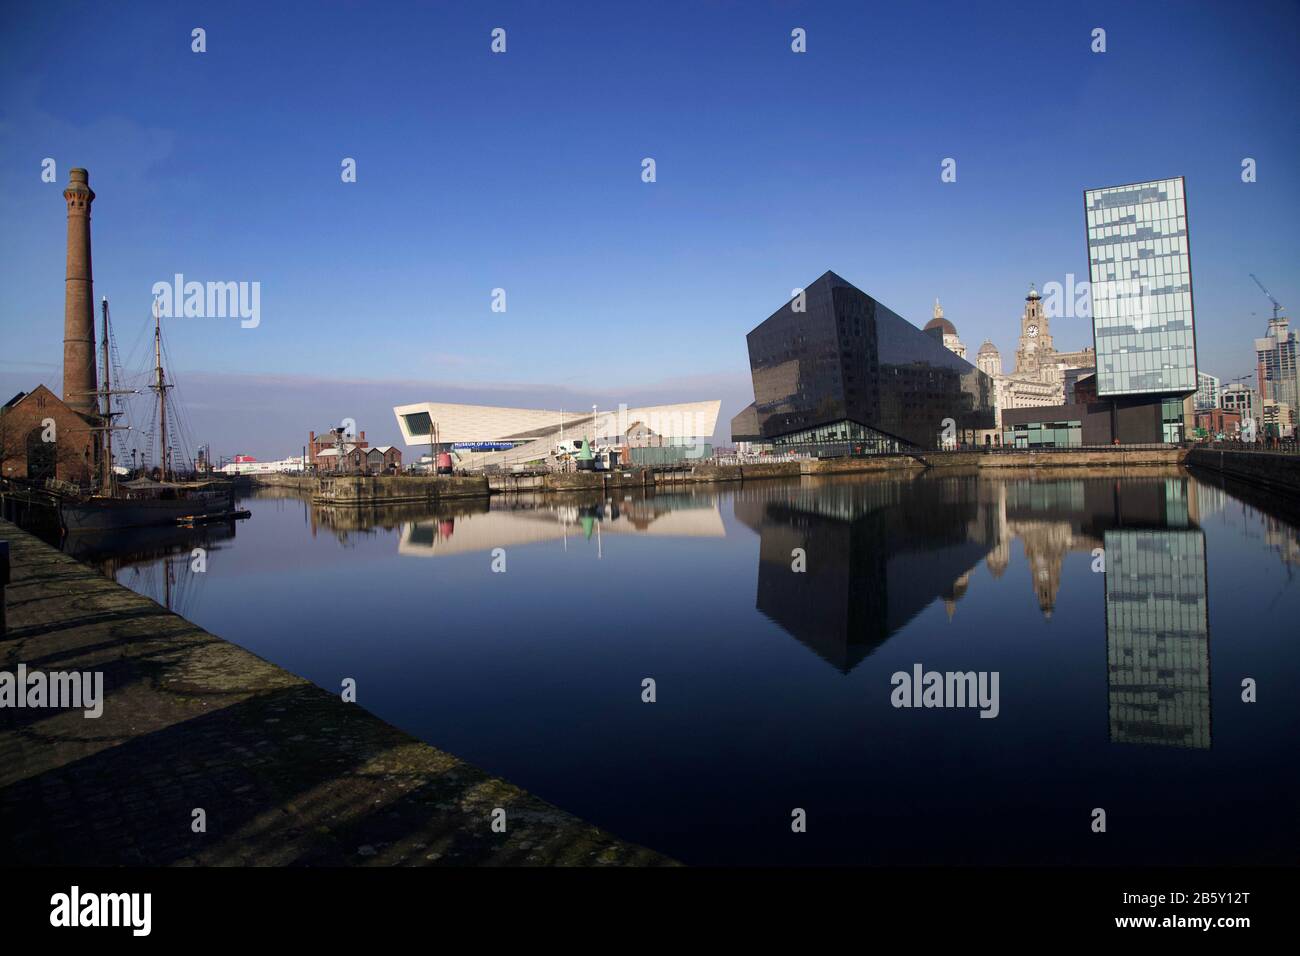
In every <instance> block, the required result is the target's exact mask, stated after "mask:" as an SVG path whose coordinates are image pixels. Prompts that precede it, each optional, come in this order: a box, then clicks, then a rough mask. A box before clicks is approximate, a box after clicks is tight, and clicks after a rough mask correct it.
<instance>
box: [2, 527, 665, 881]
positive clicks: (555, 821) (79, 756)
mask: <svg viewBox="0 0 1300 956" xmlns="http://www.w3.org/2000/svg"><path fill="white" fill-rule="evenodd" d="M0 539H4V540H8V541H9V542H10V552H11V560H12V564H13V571H12V582H11V584H10V586H9V588H8V591H7V604H8V617H9V622H8V623H9V631H8V634H6V635H4V636H0V670H3V671H8V672H10V673H14V672H15V671H16V669H17V666H18V664H19V663H25V664H26V665H27V668H28V670H29V671H31V670H40V671H44V672H50V671H74V670H75V671H101V672H102V673H103V675H104V698H105V699H104V705H103V706H104V712H103V716H102V717H100V718H98V719H87V718H85V717H84V716H83V715H82V712H81V711H80V710H76V711H69V710H51V709H11V708H0V865H3V864H9V865H13V864H24V865H27V864H36V865H41V864H51V865H77V864H103V865H123V864H125V865H130V864H146V865H176V864H179V865H270V866H282V865H313V866H339V865H343V866H350V865H389V864H400V865H435V864H451V865H565V864H569V865H664V864H671V863H672V861H671V860H668V859H667V858H665V857H663V856H660V855H659V854H656V853H654V852H652V851H650V850H647V849H645V848H643V847H639V846H633V845H630V844H627V843H622V842H620V841H619V840H617V839H615V838H613V837H611V836H610V835H609V834H607V833H604V832H603V831H601V830H598V829H596V828H595V827H592V826H590V825H588V824H586V823H583V822H582V821H581V820H579V819H577V818H576V817H574V816H572V815H570V814H568V813H565V812H564V811H562V810H559V809H557V808H555V807H553V806H551V805H549V804H547V803H544V802H543V801H541V800H539V799H537V798H535V797H533V796H531V795H530V794H528V793H525V792H524V791H522V790H520V789H519V788H517V787H514V786H511V785H510V784H508V783H506V782H504V781H502V780H499V779H496V778H494V777H491V776H489V775H487V774H486V773H484V772H483V771H481V770H479V769H477V768H476V767H472V766H470V765H468V764H466V763H464V762H462V761H460V760H458V759H457V758H455V757H453V756H451V755H450V754H447V753H444V752H442V751H440V750H437V749H435V748H433V747H430V746H428V745H426V744H423V743H421V742H420V741H418V740H416V739H414V738H413V737H410V736H408V735H407V734H404V733H402V732H401V731H399V730H397V729H396V728H394V727H392V726H390V725H389V724H386V723H384V722H383V721H381V720H380V719H378V718H377V717H374V716H373V715H371V714H369V713H367V712H366V711H365V710H362V709H361V708H359V707H358V706H356V705H355V704H345V703H343V701H342V700H340V699H339V698H338V697H337V696H334V695H332V694H328V693H326V692H325V691H323V690H321V689H320V688H318V687H316V686H315V685H314V684H311V683H309V682H307V681H304V680H302V679H301V678H298V677H295V676H294V675H292V674H290V673H288V672H286V671H284V670H281V669H280V668H278V667H276V666H274V665H272V664H269V663H267V662H266V661H264V660H262V659H261V658H258V657H256V656H254V655H253V654H250V653H248V652H247V651H245V650H242V649H241V648H239V647H236V646H235V645H234V644H231V643H229V642H228V641H225V640H222V639H221V638H219V637H215V636H214V635H212V634H209V633H207V632H206V631H204V630H202V629H200V628H198V627H196V626H195V625H193V624H191V623H189V622H188V621H186V620H185V619H184V618H181V617H178V616H176V615H175V614H172V613H170V612H168V611H166V610H164V609H163V608H161V607H159V606H158V605H157V604H156V603H154V602H153V601H150V600H149V599H147V598H144V597H141V596H140V595H137V594H135V593H134V592H132V591H130V590H128V589H126V588H124V587H121V586H120V585H118V584H116V583H114V582H112V581H110V580H108V579H107V578H105V577H103V576H101V575H100V574H98V573H97V572H95V571H94V570H92V569H91V568H89V567H87V566H85V565H83V564H80V563H79V562H77V561H75V560H73V559H72V558H70V557H68V556H67V555H65V554H62V553H61V552H59V551H57V550H55V549H54V548H51V547H50V546H48V545H46V544H44V543H43V542H41V541H39V540H37V539H36V538H34V537H32V536H31V535H28V534H26V533H25V532H22V531H20V530H18V529H17V528H16V527H14V526H13V525H12V524H9V523H8V522H5V521H0ZM495 807H503V808H504V809H505V810H506V821H507V832H506V833H493V832H492V829H491V817H492V810H493V808H495ZM196 808H202V809H203V810H204V811H205V813H206V816H207V832H206V833H195V832H193V830H192V821H193V819H194V817H193V811H194V810H195V809H196Z"/></svg>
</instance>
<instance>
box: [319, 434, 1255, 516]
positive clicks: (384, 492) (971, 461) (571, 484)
mask: <svg viewBox="0 0 1300 956" xmlns="http://www.w3.org/2000/svg"><path fill="white" fill-rule="evenodd" d="M1199 453H1200V452H1199V450H1198V451H1197V452H1193V453H1192V454H1199ZM1188 454H1189V453H1188V451H1187V449H1184V448H1150V449H1131V450H1130V449H1108V450H1100V451H1097V450H1088V449H1080V450H1078V451H1074V450H1070V451H1041V452H1039V451H1023V452H997V453H991V454H982V453H980V452H924V453H920V454H915V455H881V456H878V457H871V458H827V459H811V460H803V461H784V462H753V463H744V464H734V465H723V464H713V463H701V464H697V465H690V464H686V465H683V466H681V467H674V468H662V469H660V468H629V469H626V470H623V469H619V470H615V471H600V472H593V471H575V472H566V473H555V474H544V475H511V474H492V475H475V476H470V475H465V476H460V475H458V476H454V477H453V476H443V475H439V476H437V477H432V476H428V475H424V476H417V475H383V476H364V475H345V476H337V477H334V476H321V477H319V478H308V479H305V481H306V482H307V484H306V485H304V486H302V487H303V488H304V490H306V491H308V492H309V493H310V494H311V495H312V499H313V500H314V501H316V502H317V503H320V504H331V505H362V506H369V505H387V504H404V503H412V502H434V501H441V500H452V499H457V498H472V497H485V496H488V495H494V494H511V493H523V492H551V491H602V490H610V489H615V488H653V487H660V486H673V485H680V484H704V483H716V482H731V481H757V480H762V479H767V478H799V477H801V476H808V475H850V474H859V475H869V474H889V473H898V474H919V473H921V472H923V471H926V470H929V469H937V470H950V469H951V470H967V471H981V472H982V471H997V470H1002V469H1020V470H1023V469H1027V468H1028V469H1052V470H1056V469H1071V468H1073V469H1078V468H1089V469H1101V468H1104V469H1129V468H1148V467H1169V466H1177V465H1180V464H1182V463H1183V461H1184V459H1186V458H1187V456H1188ZM1261 470H1262V469H1256V471H1261ZM294 481H296V482H301V481H304V479H294Z"/></svg>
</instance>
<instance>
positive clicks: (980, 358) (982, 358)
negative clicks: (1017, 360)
mask: <svg viewBox="0 0 1300 956" xmlns="http://www.w3.org/2000/svg"><path fill="white" fill-rule="evenodd" d="M975 367H976V368H978V369H979V370H980V371H981V372H983V373H984V374H985V375H988V376H990V377H992V378H997V377H998V376H999V375H1001V374H1002V353H1001V352H999V351H998V347H997V346H996V345H994V344H993V343H992V342H990V341H989V340H988V339H985V340H984V344H983V345H981V346H980V350H979V352H978V353H977V354H976V356H975Z"/></svg>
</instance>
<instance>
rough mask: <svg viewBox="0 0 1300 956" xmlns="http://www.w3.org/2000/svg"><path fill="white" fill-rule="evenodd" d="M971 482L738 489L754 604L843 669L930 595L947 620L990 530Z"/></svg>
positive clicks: (923, 605)
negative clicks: (797, 558) (797, 562)
mask: <svg viewBox="0 0 1300 956" xmlns="http://www.w3.org/2000/svg"><path fill="white" fill-rule="evenodd" d="M973 488H974V482H973V480H970V479H965V480H963V479H955V478H949V479H938V480H933V481H915V482H910V483H906V484H901V483H896V482H863V483H853V484H826V485H815V484H811V483H810V484H807V485H804V486H801V487H800V488H797V489H794V488H792V489H774V491H775V492H776V493H773V490H769V491H766V492H764V493H763V494H761V495H756V496H754V497H752V498H751V497H749V496H747V495H743V494H741V493H738V494H737V496H736V499H735V507H736V517H738V518H739V519H740V520H741V521H744V522H745V523H746V524H748V525H749V526H750V527H751V528H754V529H755V530H757V531H758V532H759V534H760V535H761V539H760V543H759V565H758V587H757V594H756V598H755V604H756V606H757V608H758V610H759V611H760V612H761V613H762V614H764V615H765V616H766V617H768V618H770V619H771V620H772V621H774V622H775V623H777V624H778V625H780V627H781V628H782V629H784V630H785V631H786V632H787V633H789V634H790V635H791V636H792V637H794V638H795V639H797V640H799V641H801V642H802V643H803V644H805V645H806V646H808V647H809V648H810V649H812V650H813V651H814V652H815V653H817V654H818V655H819V656H820V657H822V658H823V659H824V660H826V661H828V662H829V663H831V664H832V665H833V666H835V667H836V668H838V669H839V670H841V671H843V672H844V673H846V674H847V673H848V672H849V671H851V670H852V669H853V668H854V667H856V666H857V665H858V664H859V663H861V661H862V660H863V658H865V657H866V656H867V655H868V654H870V653H871V652H872V651H873V650H875V649H876V648H877V647H878V646H879V645H880V644H882V643H883V642H884V641H885V640H886V639H887V638H888V637H889V636H890V635H891V634H893V633H894V632H895V631H897V630H899V629H900V628H902V627H903V626H904V625H906V624H907V623H908V622H909V621H911V620H912V619H913V618H914V617H916V615H918V614H919V613H920V612H921V611H922V610H924V609H925V608H926V607H928V606H929V605H930V604H931V603H933V602H934V601H935V599H936V598H939V599H943V600H944V601H945V603H947V604H948V605H949V616H951V608H952V605H953V604H955V602H956V601H957V600H958V599H959V598H960V596H961V592H962V591H963V590H964V584H965V576H966V575H967V574H968V573H969V571H970V569H971V568H972V567H974V566H975V565H976V564H978V563H979V562H980V561H982V560H984V558H985V557H986V556H987V555H988V553H989V551H990V549H991V548H992V545H993V542H994V540H995V536H996V531H997V528H996V522H995V521H994V520H993V516H992V514H991V513H985V511H986V509H985V508H984V506H983V505H982V504H980V503H977V502H976V501H975V500H973V498H974V496H973V494H972V491H973ZM796 548H800V549H803V552H804V554H805V556H806V568H805V570H804V571H801V572H795V571H793V570H792V567H791V563H792V560H793V555H792V552H793V551H794V549H796Z"/></svg>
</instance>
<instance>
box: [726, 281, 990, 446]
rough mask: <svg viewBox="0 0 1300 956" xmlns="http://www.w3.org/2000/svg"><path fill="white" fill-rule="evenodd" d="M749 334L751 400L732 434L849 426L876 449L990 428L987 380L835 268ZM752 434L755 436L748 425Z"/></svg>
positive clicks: (747, 436) (768, 436)
mask: <svg viewBox="0 0 1300 956" xmlns="http://www.w3.org/2000/svg"><path fill="white" fill-rule="evenodd" d="M796 304H797V303H796V301H791V302H789V303H787V304H786V305H785V306H783V307H782V308H781V309H779V310H778V311H777V312H775V313H773V314H772V315H771V316H770V317H769V318H768V319H767V320H766V321H764V322H763V323H762V324H761V325H759V326H758V327H757V328H755V329H754V330H753V331H752V332H750V333H749V335H748V336H747V342H748V345H749V366H750V372H751V375H752V376H753V381H754V404H753V405H752V406H750V408H747V409H746V410H745V411H744V412H742V413H741V414H740V415H738V416H737V417H736V419H734V420H733V426H732V438H733V439H735V440H741V441H744V440H749V441H762V442H771V443H782V439H786V442H785V443H789V438H788V436H796V435H801V434H810V433H811V434H818V433H820V432H821V431H823V430H824V429H825V428H826V427H827V426H832V429H831V430H832V431H840V430H842V431H844V432H845V434H846V435H848V434H849V433H850V432H852V431H854V428H853V426H854V425H857V426H862V429H859V430H857V434H861V435H866V436H870V437H871V438H872V439H873V441H875V443H876V444H878V445H879V446H881V447H882V448H883V447H885V446H889V445H891V443H895V446H896V443H903V444H907V445H914V446H918V447H922V448H929V447H934V446H936V445H938V444H939V442H940V437H941V435H942V434H943V432H944V429H945V427H946V426H948V422H947V420H949V419H951V426H949V427H952V428H955V429H956V431H957V433H958V434H959V435H960V434H961V433H965V432H970V431H973V430H978V429H989V428H992V427H993V423H994V413H993V403H994V398H993V382H992V380H991V379H990V378H989V377H988V376H987V375H985V374H984V373H983V372H981V371H979V370H978V369H977V368H975V366H973V365H971V364H970V363H969V362H966V361H965V360H963V359H960V358H958V357H957V356H956V355H954V354H953V353H952V352H950V351H948V349H946V348H944V347H943V344H942V343H941V342H939V341H937V340H936V339H935V338H933V337H931V336H929V335H926V334H925V333H924V332H922V331H921V330H920V329H918V328H917V327H916V326H914V325H912V324H911V323H910V322H908V321H907V320H905V319H903V318H902V317H901V316H899V315H898V314H896V313H895V312H893V311H891V310H890V309H888V308H886V307H885V306H883V305H881V304H880V303H879V302H877V301H876V300H875V299H873V298H871V296H869V295H867V294H866V293H865V292H863V291H862V290H860V289H857V288H855V287H854V286H853V285H851V284H850V283H848V282H846V281H845V280H843V279H841V278H840V277H839V276H837V275H835V273H833V272H827V273H826V274H825V275H823V276H822V277H821V278H820V279H818V280H817V281H816V282H814V283H813V284H812V285H810V286H808V287H807V289H806V290H805V293H804V305H805V309H804V310H803V311H796ZM750 432H752V434H751V433H750Z"/></svg>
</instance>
